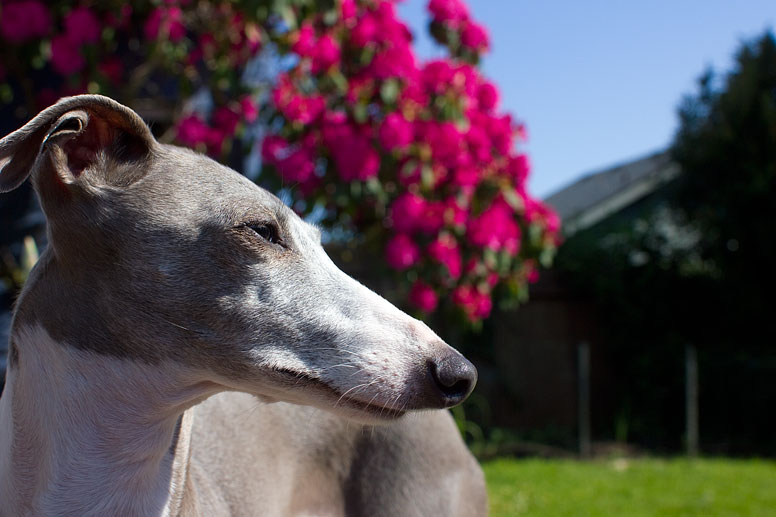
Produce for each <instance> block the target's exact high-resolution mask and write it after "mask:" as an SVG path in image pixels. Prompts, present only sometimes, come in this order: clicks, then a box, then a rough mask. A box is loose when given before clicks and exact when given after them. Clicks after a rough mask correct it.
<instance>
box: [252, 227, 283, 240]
mask: <svg viewBox="0 0 776 517" xmlns="http://www.w3.org/2000/svg"><path fill="white" fill-rule="evenodd" d="M247 226H248V228H250V229H251V230H253V231H254V232H256V234H257V235H258V236H259V237H261V238H262V239H264V240H265V241H267V242H271V243H272V244H280V235H279V234H278V229H277V226H275V225H274V224H248V225H247Z"/></svg>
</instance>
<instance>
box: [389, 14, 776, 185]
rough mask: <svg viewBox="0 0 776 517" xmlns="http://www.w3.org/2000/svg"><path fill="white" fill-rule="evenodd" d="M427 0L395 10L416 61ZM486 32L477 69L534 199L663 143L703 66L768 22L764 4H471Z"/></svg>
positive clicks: (423, 51)
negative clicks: (492, 91) (519, 135)
mask: <svg viewBox="0 0 776 517" xmlns="http://www.w3.org/2000/svg"><path fill="white" fill-rule="evenodd" d="M427 3H428V2H427V0H405V1H404V2H403V3H402V4H400V7H399V10H400V13H401V15H402V18H403V19H404V20H405V21H406V22H407V23H408V24H409V25H410V27H411V29H412V32H413V34H414V35H415V37H416V40H415V42H416V48H417V51H418V54H419V55H420V56H421V58H428V57H432V56H438V55H441V51H440V49H439V48H438V47H436V46H435V45H434V43H433V42H432V41H431V40H430V38H429V37H428V34H427V31H426V24H427V23H428V17H427V13H426V11H425V7H426V4H427ZM468 4H469V6H470V8H471V10H472V13H473V17H474V18H475V20H478V21H479V22H480V23H482V24H484V25H485V26H486V27H487V28H488V29H489V31H490V36H491V53H490V54H489V55H488V56H487V57H486V59H485V60H484V63H483V68H484V72H485V75H486V76H488V77H490V78H491V79H492V80H493V81H494V82H495V83H496V84H497V85H498V86H499V88H500V89H501V95H502V107H503V108H504V109H505V110H507V111H509V112H511V113H512V114H513V115H514V116H515V117H517V118H518V119H520V120H523V121H524V122H525V123H526V124H527V126H528V131H529V135H530V141H529V143H528V146H527V150H528V152H529V154H530V155H531V159H532V162H533V175H532V177H531V180H530V181H531V183H530V186H531V190H532V192H533V193H534V194H537V195H538V196H540V197H546V196H547V195H548V194H551V193H552V192H554V191H556V190H557V189H559V188H561V187H563V186H564V185H566V184H568V183H569V182H571V181H573V180H574V179H576V178H578V177H580V176H582V175H583V174H586V173H589V172H595V171H596V170H600V169H604V168H607V167H609V166H611V165H616V164H618V163H623V162H626V161H628V160H631V159H634V158H638V157H640V156H643V155H646V154H649V153H651V152H653V151H657V150H661V149H663V148H665V147H667V146H668V144H669V143H670V141H671V139H672V137H673V134H674V132H675V130H676V127H677V117H676V108H677V106H678V104H679V102H680V101H681V98H682V96H683V95H684V94H687V93H691V92H693V91H694V88H695V80H696V78H697V77H698V76H699V75H700V74H701V73H702V72H703V70H704V69H705V68H706V67H708V66H710V65H711V66H713V67H714V68H715V69H716V70H722V71H726V70H729V69H730V67H731V64H732V56H733V54H734V52H735V50H736V48H737V47H738V46H739V44H740V42H742V41H745V40H749V39H751V38H753V37H755V36H758V35H760V34H761V33H762V32H763V31H764V30H765V29H767V28H771V29H773V28H774V27H776V1H774V0H742V1H739V2H735V1H733V0H727V1H723V0H706V1H701V0H674V1H667V0H655V1H652V2H644V1H640V2H633V1H614V0H610V1H601V0H595V1H588V2H579V1H571V0H569V1H554V2H553V1H543V2H542V1H538V0H533V1H523V0H479V1H475V0H469V1H468Z"/></svg>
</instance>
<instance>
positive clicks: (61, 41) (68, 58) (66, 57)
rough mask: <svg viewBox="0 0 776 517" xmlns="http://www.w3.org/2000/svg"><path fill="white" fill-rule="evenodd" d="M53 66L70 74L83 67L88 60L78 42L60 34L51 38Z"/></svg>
mask: <svg viewBox="0 0 776 517" xmlns="http://www.w3.org/2000/svg"><path fill="white" fill-rule="evenodd" d="M51 66H53V67H54V70H56V71H57V72H59V73H60V74H62V75H64V76H68V75H70V74H74V73H76V72H78V71H80V70H81V69H83V67H84V66H86V60H85V59H84V57H83V56H82V55H81V48H80V46H79V45H78V43H76V42H75V41H73V40H71V39H70V38H69V37H68V36H67V35H64V34H60V35H59V36H55V37H54V38H52V40H51Z"/></svg>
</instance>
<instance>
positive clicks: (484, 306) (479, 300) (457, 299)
mask: <svg viewBox="0 0 776 517" xmlns="http://www.w3.org/2000/svg"><path fill="white" fill-rule="evenodd" d="M453 303H455V304H456V305H458V306H459V307H461V308H462V309H463V311H464V312H465V313H466V315H467V316H468V317H469V319H470V320H471V321H478V320H481V319H482V318H486V317H488V315H489V314H490V311H491V310H492V309H493V301H492V300H491V298H490V294H489V293H486V292H483V291H481V290H479V289H477V287H475V286H472V285H460V286H458V287H456V288H455V290H453Z"/></svg>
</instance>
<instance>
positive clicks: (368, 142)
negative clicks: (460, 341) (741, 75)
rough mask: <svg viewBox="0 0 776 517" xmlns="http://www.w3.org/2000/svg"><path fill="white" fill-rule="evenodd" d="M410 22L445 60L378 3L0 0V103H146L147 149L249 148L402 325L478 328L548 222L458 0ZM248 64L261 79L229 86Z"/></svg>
mask: <svg viewBox="0 0 776 517" xmlns="http://www.w3.org/2000/svg"><path fill="white" fill-rule="evenodd" d="M248 4H250V5H251V6H252V7H251V8H248V7H247V5H248ZM428 11H429V13H430V16H431V24H430V30H431V33H432V35H433V37H434V38H435V39H436V40H437V41H438V42H439V43H440V44H441V45H443V46H445V48H446V49H447V50H448V54H449V56H448V57H447V58H444V59H435V60H432V61H429V62H421V61H420V60H418V59H417V57H416V56H415V53H414V50H413V48H412V35H411V33H410V31H409V30H408V28H407V26H406V25H405V24H404V23H403V22H402V21H401V20H400V19H399V17H398V16H397V12H396V7H395V3H394V1H393V0H337V1H336V2H335V3H334V7H333V9H330V8H327V7H325V6H324V4H323V3H317V2H315V1H314V0H273V1H271V2H270V1H269V0H261V1H257V2H253V3H246V4H245V5H243V4H240V3H233V2H230V1H228V0H198V1H194V0H154V1H140V2H132V3H131V4H128V3H125V2H121V3H120V2H117V1H106V2H99V3H96V2H87V1H85V0H84V1H81V2H46V3H44V2H40V1H38V0H0V41H2V44H3V47H4V48H7V49H8V52H6V53H4V54H6V55H4V56H2V57H0V99H4V100H0V102H5V103H11V104H15V105H18V106H23V107H24V106H27V107H28V106H32V107H34V108H35V109H39V108H42V107H45V106H46V105H48V104H50V103H52V102H54V101H55V100H56V99H57V98H58V97H59V96H62V95H66V94H72V93H78V92H86V91H90V92H96V93H103V94H106V95H110V96H113V97H114V98H117V99H118V100H120V101H122V102H125V103H127V104H129V105H133V104H134V103H135V102H136V101H137V100H138V99H150V100H152V101H153V105H154V106H157V107H159V108H160V109H163V110H164V109H166V110H167V111H166V113H168V114H169V115H167V116H168V119H167V122H166V123H162V124H161V125H160V126H157V129H159V130H160V131H159V133H160V138H162V139H163V140H167V141H176V142H178V143H179V144H182V145H186V146H189V147H192V148H196V149H199V150H201V151H203V152H207V153H208V154H210V155H211V156H214V157H216V158H220V159H232V160H234V158H235V156H237V157H238V160H237V162H234V161H233V162H232V163H233V164H235V163H236V165H237V166H238V167H239V166H241V165H242V163H241V160H240V159H239V157H240V156H244V155H245V154H246V153H247V152H249V151H250V150H251V149H255V150H256V151H255V152H256V154H257V155H259V156H260V157H261V164H262V171H261V174H260V176H259V181H261V182H262V183H263V184H266V185H268V186H270V187H274V188H275V189H278V188H281V189H282V188H285V189H286V190H287V191H288V192H289V195H290V196H291V204H292V206H293V208H294V209H296V210H297V211H299V212H300V213H302V214H311V213H314V214H316V217H317V218H318V220H319V221H320V222H321V223H322V224H323V225H324V226H326V227H329V228H333V229H339V230H343V231H341V232H339V233H338V235H350V236H356V238H358V239H360V240H361V242H362V244H363V245H364V246H367V247H369V248H371V249H377V250H379V253H380V255H381V256H383V257H384V261H385V264H386V267H387V268H388V269H389V270H392V271H394V274H395V275H396V279H397V282H396V285H397V286H398V288H399V290H400V292H401V293H402V294H403V295H404V296H405V298H406V300H407V301H408V302H409V304H410V305H411V306H413V307H415V308H416V309H417V310H418V311H419V312H420V313H425V314H429V313H432V312H435V311H438V310H442V309H444V310H453V311H458V313H459V314H461V315H463V316H465V319H466V320H468V321H471V322H478V321H480V320H481V319H483V318H486V317H488V315H489V314H490V313H491V311H492V308H493V304H494V300H501V301H505V302H514V301H517V300H523V299H524V298H525V296H526V292H527V291H526V285H527V284H528V283H530V282H535V281H536V278H537V275H538V272H537V271H538V270H537V265H538V264H540V263H541V264H545V265H546V264H547V263H548V262H549V260H550V259H551V257H552V254H553V250H554V248H555V246H556V245H557V239H558V237H557V235H558V230H559V221H558V218H557V216H556V215H555V214H554V213H553V212H552V211H551V210H550V209H549V208H548V207H546V206H545V205H543V204H542V203H541V202H540V201H538V200H536V199H534V198H533V197H531V196H530V194H529V193H528V191H527V178H528V175H529V173H530V162H529V160H528V157H527V156H526V155H525V154H524V153H523V152H522V151H521V150H520V145H521V143H522V142H523V141H524V139H525V134H526V133H525V129H524V127H523V126H522V125H521V124H520V123H518V122H516V121H514V120H513V119H512V117H511V116H510V115H509V114H506V113H503V112H501V111H500V110H499V94H498V89H497V88H496V86H495V85H494V84H492V83H491V82H489V81H488V80H487V79H486V78H485V77H483V76H482V74H481V73H480V71H479V69H478V68H477V63H478V62H479V59H480V56H482V54H483V53H485V52H488V51H489V50H490V42H489V38H488V34H487V31H486V30H485V28H484V27H482V26H481V25H480V24H478V23H477V22H476V21H475V20H473V19H472V17H471V14H470V11H469V9H468V7H467V5H466V4H465V3H464V1H463V0H430V1H429V3H428ZM264 57H267V58H270V59H271V60H274V63H275V65H276V67H277V70H278V71H277V72H276V73H274V74H273V75H272V77H271V80H270V81H265V82H264V83H261V82H255V81H254V82H250V81H246V80H245V79H244V75H245V72H246V70H247V69H250V68H251V67H256V66H257V64H258V63H261V62H262V61H261V60H260V58H264ZM27 63H29V65H26V64H27ZM30 77H35V78H36V80H37V83H35V84H37V86H35V87H32V86H31V84H33V83H31V82H30V79H29V78H30ZM40 85H46V86H44V87H41V86H40ZM203 92H205V93H206V94H207V98H208V99H209V103H208V104H207V106H205V107H204V108H203V106H201V105H198V104H197V103H196V102H194V101H195V99H199V98H200V97H201V94H202V93H203ZM195 94H196V95H195ZM9 99H10V100H9ZM32 114H34V113H28V116H31V115H32ZM257 128H260V130H259V131H257Z"/></svg>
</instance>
